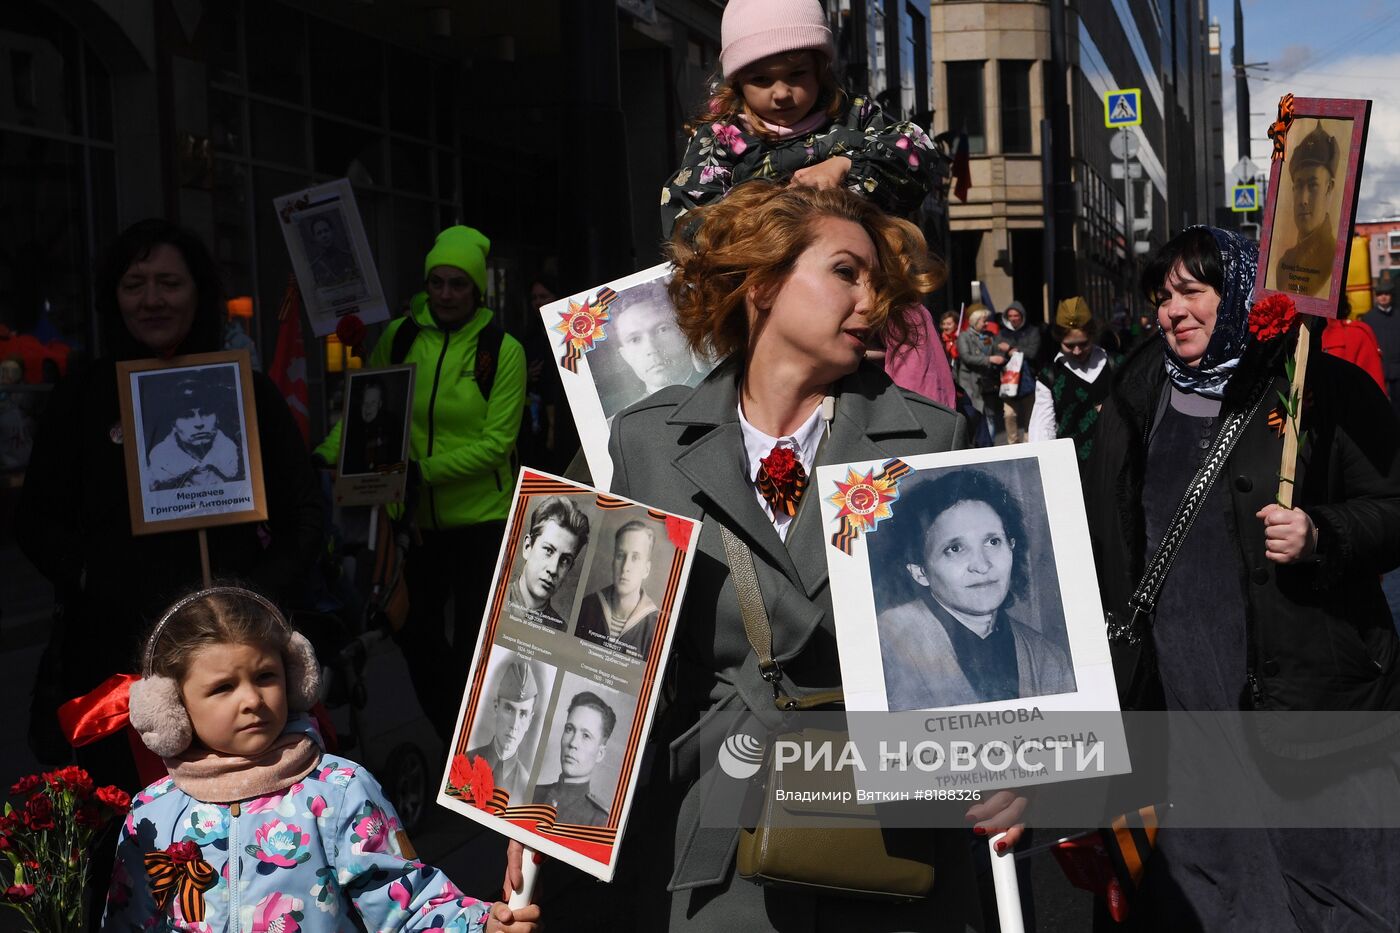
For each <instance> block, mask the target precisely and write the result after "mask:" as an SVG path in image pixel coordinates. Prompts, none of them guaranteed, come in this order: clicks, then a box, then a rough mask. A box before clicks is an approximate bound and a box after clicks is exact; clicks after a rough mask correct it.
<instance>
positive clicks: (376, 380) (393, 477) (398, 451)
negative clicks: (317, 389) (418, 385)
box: [332, 366, 416, 505]
mask: <svg viewBox="0 0 1400 933" xmlns="http://www.w3.org/2000/svg"><path fill="white" fill-rule="evenodd" d="M415 369H416V367H414V366H388V367H385V368H383V369H354V370H350V371H349V372H348V373H347V374H346V386H345V407H344V409H343V411H342V413H341V418H340V460H339V462H338V463H337V465H336V474H335V485H334V488H333V490H332V494H333V496H334V498H335V503H336V505H383V504H385V503H389V502H402V501H403V497H404V489H405V487H406V486H407V485H408V436H409V426H410V423H411V417H410V414H411V406H412V405H413V377H414V370H415Z"/></svg>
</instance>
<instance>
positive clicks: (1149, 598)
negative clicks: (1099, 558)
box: [1108, 379, 1271, 646]
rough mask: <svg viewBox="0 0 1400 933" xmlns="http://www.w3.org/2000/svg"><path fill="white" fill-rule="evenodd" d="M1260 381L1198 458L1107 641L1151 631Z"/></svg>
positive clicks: (1129, 641)
mask: <svg viewBox="0 0 1400 933" xmlns="http://www.w3.org/2000/svg"><path fill="white" fill-rule="evenodd" d="M1260 382H1261V385H1260V388H1259V390H1258V394H1257V395H1256V397H1255V399H1254V402H1253V404H1251V405H1249V406H1248V407H1247V408H1239V409H1236V410H1235V411H1234V412H1233V413H1231V414H1230V415H1229V416H1228V417H1226V418H1225V419H1224V420H1223V421H1222V422H1221V424H1220V432H1219V433H1218V434H1216V436H1215V441H1214V443H1212V444H1211V445H1210V450H1209V451H1208V452H1207V453H1206V458H1205V460H1203V461H1202V462H1201V466H1200V469H1198V470H1197V471H1196V475H1195V476H1194V477H1193V478H1192V479H1191V482H1190V483H1189V484H1187V486H1186V492H1185V494H1184V495H1183V496H1182V497H1181V502H1180V504H1179V505H1177V507H1176V515H1175V516H1174V517H1173V518H1172V521H1171V524H1170V525H1168V526H1167V532H1166V534H1164V535H1162V540H1161V541H1160V542H1159V543H1158V544H1157V550H1156V552H1155V553H1154V554H1153V555H1152V560H1150V561H1148V564H1147V569H1146V570H1145V571H1143V574H1142V579H1141V580H1139V581H1138V585H1137V589H1135V590H1133V595H1132V596H1130V597H1128V608H1129V609H1130V610H1131V611H1132V615H1131V616H1130V617H1129V618H1127V619H1118V618H1116V617H1113V616H1111V615H1110V617H1109V620H1108V639H1109V641H1112V642H1117V643H1119V644H1126V645H1134V646H1136V645H1138V644H1140V643H1141V642H1142V639H1143V638H1144V637H1145V636H1146V635H1147V634H1148V633H1149V632H1150V631H1151V625H1152V613H1153V611H1154V610H1155V609H1156V608H1157V596H1158V594H1160V593H1161V591H1162V584H1163V583H1165V582H1166V580H1167V574H1168V573H1170V572H1171V569H1172V564H1174V563H1175V562H1176V556H1177V554H1179V553H1180V552H1181V546H1182V544H1183V543H1185V541H1186V536H1187V535H1188V534H1190V532H1191V527H1192V526H1193V525H1194V524H1195V523H1196V517H1197V516H1198V515H1200V514H1201V507H1202V506H1204V505H1205V502H1206V497H1207V496H1208V495H1209V494H1210V490H1211V488H1212V487H1213V486H1214V485H1215V480H1216V477H1218V476H1219V475H1220V471H1221V470H1222V469H1224V468H1225V461H1227V460H1228V459H1229V458H1230V452H1231V451H1233V450H1234V449H1235V444H1237V443H1238V442H1239V439H1240V437H1241V436H1242V435H1243V434H1244V429H1245V427H1247V426H1248V425H1249V422H1250V421H1251V420H1253V418H1254V415H1255V413H1256V412H1258V411H1259V406H1260V405H1262V404H1263V403H1264V398H1265V397H1266V396H1267V395H1268V387H1269V384H1270V382H1271V380H1268V379H1262V380H1260Z"/></svg>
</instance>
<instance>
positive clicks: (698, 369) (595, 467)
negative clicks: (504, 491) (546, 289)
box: [540, 263, 716, 489]
mask: <svg viewBox="0 0 1400 933" xmlns="http://www.w3.org/2000/svg"><path fill="white" fill-rule="evenodd" d="M670 275H671V267H670V265H669V264H668V263H662V264H661V265H657V266H652V267H651V268H650V269H643V270H642V271H641V272H636V273H634V274H632V275H629V276H627V277H625V278H621V279H615V280H614V281H611V282H608V283H606V284H605V285H602V286H599V287H598V288H593V289H589V290H588V291H586V292H583V293H581V294H578V295H574V296H571V297H569V298H564V299H561V300H559V301H555V302H551V303H550V304H547V305H545V306H543V307H542V308H540V314H541V315H543V317H544V325H545V331H546V332H547V333H548V334H549V339H550V346H551V348H552V350H553V353H554V360H555V365H556V366H557V367H558V369H559V379H560V382H562V383H563V386H564V391H565V393H566V395H567V397H568V401H569V410H570V411H571V412H572V413H573V416H574V423H575V425H577V427H578V435H579V441H580V443H581V446H582V447H583V455H584V457H585V459H587V461H588V469H589V471H590V473H591V474H592V478H593V482H594V484H595V485H597V487H598V488H599V489H607V488H608V487H609V486H610V485H611V484H612V473H613V468H612V460H611V459H610V458H609V456H608V431H609V429H610V427H611V425H612V419H613V417H614V416H615V415H616V414H617V413H618V412H620V411H622V410H623V409H624V408H626V407H627V406H629V405H631V404H633V403H635V402H639V401H641V400H642V399H644V398H646V397H647V396H648V395H652V394H653V393H656V392H659V391H660V390H661V389H664V388H666V387H667V386H673V385H680V386H695V385H699V383H700V381H701V380H702V379H704V378H705V376H706V375H707V374H708V373H709V372H710V370H712V369H714V367H715V362H716V361H714V360H708V359H704V358H702V357H699V356H697V355H696V354H694V353H692V352H691V350H690V348H689V347H688V346H687V345H686V341H685V336H684V334H683V333H682V332H681V329H680V327H679V325H677V323H676V312H675V309H674V308H673V307H672V306H671V300H670V298H669V297H668V296H667V294H666V283H667V282H668V280H669V279H670Z"/></svg>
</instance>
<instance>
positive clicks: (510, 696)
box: [467, 660, 540, 804]
mask: <svg viewBox="0 0 1400 933" xmlns="http://www.w3.org/2000/svg"><path fill="white" fill-rule="evenodd" d="M539 692H540V687H539V679H538V678H537V677H536V676H535V671H534V669H533V668H532V667H531V666H530V662H528V661H520V660H516V661H511V662H510V663H509V664H507V665H506V666H505V668H504V669H503V670H502V671H501V673H500V675H499V676H498V677H497V678H496V697H495V699H494V700H492V701H491V709H492V711H493V713H494V714H495V717H494V719H493V720H492V722H491V731H492V734H491V741H489V742H487V743H486V744H485V745H482V746H480V747H478V748H473V749H469V750H468V751H467V760H468V761H475V760H476V759H477V758H478V757H481V758H484V759H486V764H487V765H488V766H489V767H490V768H491V779H492V781H494V782H495V785H496V786H497V787H500V788H503V789H504V790H505V791H506V793H508V794H510V803H511V804H517V803H519V802H520V800H521V799H522V798H523V797H524V795H525V785H526V784H527V783H528V782H529V780H530V769H531V765H532V764H533V761H532V760H531V759H530V757H529V756H528V755H527V754H526V753H525V751H524V749H522V748H521V747H520V746H521V744H522V743H523V742H524V741H525V736H526V735H527V734H529V732H530V723H531V722H533V721H534V718H535V701H536V699H537V698H538V697H539Z"/></svg>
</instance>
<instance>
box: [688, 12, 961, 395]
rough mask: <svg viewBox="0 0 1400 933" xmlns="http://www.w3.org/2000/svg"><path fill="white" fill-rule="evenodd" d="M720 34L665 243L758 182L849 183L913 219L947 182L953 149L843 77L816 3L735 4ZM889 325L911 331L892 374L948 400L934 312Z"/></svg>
mask: <svg viewBox="0 0 1400 933" xmlns="http://www.w3.org/2000/svg"><path fill="white" fill-rule="evenodd" d="M720 31H721V39H722V42H723V49H722V50H721V52H720V69H721V71H722V72H723V75H724V80H723V81H721V82H720V83H719V85H718V86H717V87H716V88H715V90H714V93H713V94H712V96H711V97H710V99H709V101H708V102H707V104H706V106H705V108H704V111H703V112H702V114H701V115H700V116H699V117H697V118H696V119H695V120H694V121H692V122H691V123H690V124H687V126H686V129H687V130H688V131H690V133H691V134H692V135H691V139H690V143H689V145H688V146H687V147H686V151H685V156H684V157H683V158H682V160H681V166H680V169H679V170H677V171H676V173H675V174H674V175H673V176H672V177H671V178H670V179H669V180H668V181H667V182H666V185H665V186H664V187H663V188H662V190H661V233H662V236H663V237H665V238H666V239H667V240H669V239H670V238H671V235H672V233H673V231H674V230H675V227H676V224H677V223H682V224H683V223H684V219H683V218H684V217H685V215H686V213H687V212H689V211H691V210H693V209H694V208H697V207H700V206H701V205H704V204H709V203H710V202H712V201H715V200H718V199H719V198H721V197H723V196H724V195H725V194H726V193H727V192H728V191H729V189H730V188H732V187H734V186H735V185H738V184H741V183H743V182H746V181H751V180H753V179H755V178H763V179H767V180H769V181H776V182H789V183H791V184H795V185H810V186H812V187H814V188H835V187H844V188H848V189H850V190H851V191H854V192H856V193H857V194H859V195H862V196H863V197H866V198H869V199H870V200H872V201H874V202H875V203H876V204H877V205H879V207H880V208H881V209H882V210H884V211H885V212H886V213H889V214H893V215H896V216H899V217H905V218H909V217H911V216H912V215H913V214H914V213H915V212H916V211H917V210H918V209H919V205H920V204H922V203H923V201H924V198H925V197H926V196H927V195H928V193H929V192H930V191H931V190H933V189H934V188H935V187H936V186H938V185H940V184H941V183H942V182H941V179H942V178H943V177H945V176H946V168H947V157H946V156H945V155H944V154H943V153H942V152H940V151H939V150H938V149H937V148H936V147H935V146H934V144H933V142H932V141H931V140H930V139H929V137H928V134H926V133H925V132H924V131H923V130H922V129H920V128H919V126H918V125H917V124H915V123H913V122H912V121H904V122H899V123H896V122H893V121H891V120H890V119H888V118H887V117H886V116H885V113H884V111H882V110H881V109H880V107H879V105H877V104H876V103H875V102H874V101H872V100H869V99H867V98H862V97H854V98H853V97H850V96H849V95H847V93H846V92H845V91H844V90H843V89H842V88H841V87H840V86H839V85H838V84H837V82H836V76H835V75H834V74H833V72H832V70H831V63H832V60H833V59H834V58H835V55H836V48H835V44H834V42H833V41H832V36H831V30H830V28H828V26H827V24H826V20H825V18H824V15H823V12H822V5H821V3H819V2H818V0H729V3H728V4H727V5H726V6H725V8H724V17H723V19H722V21H721V26H720ZM891 323H892V325H893V326H894V327H895V328H896V329H897V330H899V331H907V332H909V333H911V334H912V339H911V340H909V341H908V344H909V346H908V347H906V348H905V349H904V350H902V351H901V353H900V354H899V355H898V357H897V358H887V359H886V360H885V370H886V372H887V373H888V374H889V375H890V378H891V379H893V380H894V382H895V383H896V384H898V385H900V386H902V387H903V388H907V389H911V390H913V391H916V392H920V393H922V394H924V395H926V396H928V397H929V398H932V399H934V400H935V401H937V402H941V403H942V404H944V405H948V406H950V407H951V406H952V405H953V376H952V370H951V369H950V367H949V365H948V360H947V357H946V356H945V355H944V353H943V347H942V344H941V342H940V341H939V340H938V339H937V338H936V337H935V335H934V333H933V322H932V321H931V320H930V318H929V313H928V311H927V310H925V309H924V308H923V307H922V306H919V305H914V306H911V307H909V308H907V309H905V311H904V314H903V315H902V316H899V317H892V319H891Z"/></svg>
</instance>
